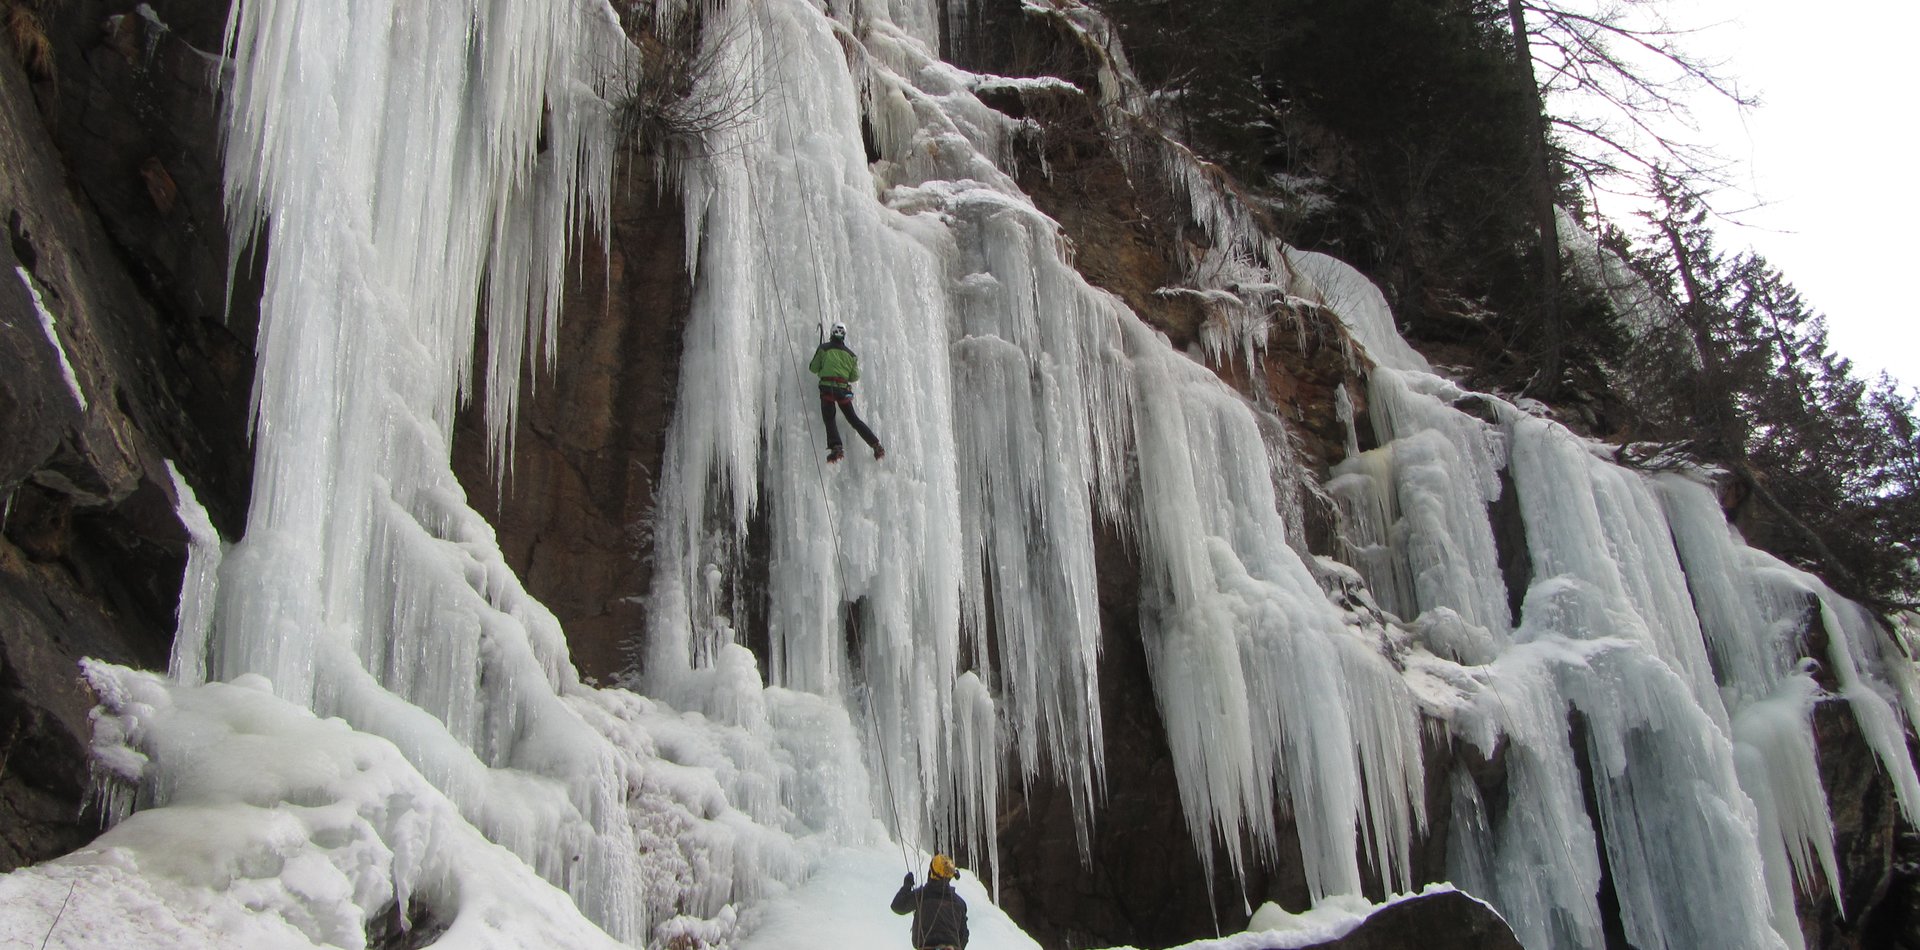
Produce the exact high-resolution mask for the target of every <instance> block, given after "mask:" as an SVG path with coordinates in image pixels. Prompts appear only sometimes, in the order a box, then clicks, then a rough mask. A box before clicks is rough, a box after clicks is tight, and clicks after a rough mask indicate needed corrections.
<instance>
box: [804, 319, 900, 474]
mask: <svg viewBox="0 0 1920 950" xmlns="http://www.w3.org/2000/svg"><path fill="white" fill-rule="evenodd" d="M807 369H808V371H810V372H812V373H813V375H815V376H818V377H820V418H822V419H824V420H826V423H827V461H829V462H838V461H840V460H841V459H843V458H846V456H847V453H846V452H845V451H843V450H842V449H841V448H840V426H839V425H838V422H837V420H835V419H834V408H835V407H836V406H837V407H839V410H840V411H841V412H843V413H846V416H847V422H848V423H849V424H850V425H852V426H853V431H855V432H858V433H860V438H862V439H864V440H866V443H867V444H868V445H870V446H872V447H873V457H874V458H876V459H883V458H886V457H887V450H886V449H884V448H881V447H880V439H879V438H878V437H877V436H875V435H874V434H873V430H872V429H869V428H867V424H866V423H864V422H861V421H860V414H859V413H857V412H854V411H853V384H854V383H855V382H858V381H859V379H860V357H859V356H857V355H855V354H854V352H853V351H852V350H849V349H847V325H846V324H844V323H836V324H834V325H833V335H832V336H830V337H828V338H827V341H826V342H825V343H822V344H820V346H819V348H817V349H815V350H814V351H813V362H811V363H808V364H807Z"/></svg>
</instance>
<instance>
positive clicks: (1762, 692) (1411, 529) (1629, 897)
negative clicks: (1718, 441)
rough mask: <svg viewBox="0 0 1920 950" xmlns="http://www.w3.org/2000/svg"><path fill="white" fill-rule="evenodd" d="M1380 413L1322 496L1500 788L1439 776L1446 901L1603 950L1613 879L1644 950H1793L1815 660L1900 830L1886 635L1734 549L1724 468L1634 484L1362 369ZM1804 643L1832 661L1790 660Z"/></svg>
mask: <svg viewBox="0 0 1920 950" xmlns="http://www.w3.org/2000/svg"><path fill="white" fill-rule="evenodd" d="M1369 397H1370V410H1371V412H1372V415H1373V422H1374V428H1375V432H1376V435H1377V437H1378V439H1379V441H1380V442H1381V443H1382V445H1381V447H1380V448H1378V449H1375V450H1372V451H1370V452H1366V453H1362V454H1361V455H1359V456H1357V457H1355V458H1352V459H1349V460H1348V461H1346V462H1344V463H1342V465H1341V466H1340V467H1339V468H1338V469H1337V470H1336V475H1337V477H1336V478H1335V479H1334V481H1333V482H1332V483H1331V484H1330V486H1329V488H1330V490H1332V491H1333V493H1334V494H1335V495H1336V497H1338V498H1340V499H1341V501H1342V511H1343V514H1344V515H1345V518H1344V519H1343V530H1346V531H1348V532H1349V538H1348V541H1347V546H1348V549H1349V550H1350V551H1351V552H1352V553H1353V554H1354V555H1355V557H1356V565H1357V566H1358V567H1359V568H1360V569H1361V571H1362V573H1363V575H1364V576H1365V577H1366V578H1367V580H1368V582H1369V584H1370V585H1372V587H1373V589H1374V590H1375V592H1376V595H1377V597H1378V602H1379V603H1381V604H1382V605H1383V606H1384V607H1387V608H1388V609H1389V610H1392V611H1395V612H1397V613H1399V614H1400V616H1401V617H1402V618H1403V619H1405V620H1407V621H1408V622H1409V627H1410V629H1411V630H1412V631H1413V632H1414V633H1415V634H1416V636H1417V643H1418V644H1419V647H1418V651H1417V652H1418V653H1422V654H1430V655H1428V656H1425V657H1423V658H1421V659H1419V660H1417V661H1410V662H1412V665H1414V666H1417V667H1421V668H1423V669H1426V670H1428V671H1434V670H1438V669H1441V668H1445V669H1446V670H1447V672H1444V673H1440V674H1437V675H1439V676H1440V678H1442V679H1444V680H1446V681H1448V682H1449V683H1451V684H1453V686H1454V687H1455V688H1456V689H1458V690H1459V696H1460V697H1461V699H1459V700H1458V701H1460V702H1464V704H1465V708H1464V711H1462V710H1461V709H1458V708H1455V707H1453V706H1452V705H1451V704H1450V703H1436V704H1434V705H1433V706H1431V707H1430V711H1432V712H1435V713H1436V714H1439V715H1442V716H1444V717H1445V718H1446V719H1447V721H1449V722H1450V723H1451V725H1452V729H1453V731H1454V733H1455V734H1456V735H1457V736H1458V737H1460V738H1462V739H1465V740H1467V741H1470V742H1472V743H1473V744H1474V745H1476V746H1478V747H1479V749H1480V752H1481V754H1482V755H1485V756H1488V757H1490V758H1494V759H1496V760H1498V761H1500V762H1501V764H1502V766H1503V768H1504V771H1505V776H1506V781H1505V783H1504V785H1503V786H1502V787H1501V788H1500V789H1499V792H1498V794H1499V796H1500V798H1499V800H1498V801H1497V802H1492V803H1490V802H1487V801H1485V800H1484V798H1483V792H1482V790H1481V789H1479V788H1476V787H1474V786H1473V784H1472V783H1471V782H1470V781H1468V780H1467V779H1466V778H1465V774H1464V773H1461V774H1460V775H1456V777H1455V778H1454V780H1453V782H1452V786H1453V790H1454V815H1453V823H1452V826H1451V830H1450V845H1449V867H1450V870H1451V873H1452V875H1453V876H1454V878H1455V882H1456V883H1457V884H1459V885H1461V886H1462V887H1464V888H1466V889H1468V890H1470V891H1473V892H1475V893H1479V894H1483V895H1485V896H1487V897H1488V898H1489V899H1490V900H1492V901H1493V903H1494V904H1495V905H1496V906H1497V907H1499V908H1500V910H1501V912H1502V913H1503V914H1504V915H1505V916H1506V917H1507V918H1508V919H1509V921H1511V922H1512V923H1513V924H1514V926H1515V930H1516V932H1517V933H1518V934H1519V935H1520V937H1521V939H1522V941H1523V942H1524V943H1526V944H1527V945H1528V946H1541V947H1599V946H1604V945H1605V940H1606V937H1605V934H1604V931H1603V929H1602V927H1601V923H1600V913H1601V912H1600V909H1599V905H1598V903H1597V902H1596V901H1597V897H1598V888H1599V885H1600V880H1601V878H1600V876H1599V869H1600V868H1601V867H1602V866H1604V867H1606V868H1608V869H1609V877H1610V886H1611V888H1612V891H1613V894H1614V895H1615V897H1616V898H1617V899H1618V902H1619V906H1620V922H1621V926H1622V927H1623V928H1624V931H1625V933H1626V935H1627V937H1628V939H1629V940H1630V941H1631V942H1632V943H1633V944H1634V945H1635V946H1645V947H1656V946H1657V947H1676V948H1677V947H1689V946H1702V945H1707V944H1714V945H1727V946H1743V947H1765V946H1777V945H1786V946H1793V947H1797V946H1801V945H1802V938H1801V935H1800V932H1799V924H1798V920H1797V918H1796V916H1795V911H1794V889H1795V886H1796V882H1797V883H1798V885H1799V886H1800V887H1801V889H1802V890H1803V891H1804V890H1805V888H1806V885H1807V884H1808V882H1809V881H1811V880H1812V879H1813V877H1814V876H1815V875H1820V876H1823V877H1824V878H1825V880H1826V881H1827V883H1829V884H1834V883H1836V882H1837V880H1838V874H1837V871H1836V865H1835V859H1834V855H1833V830H1832V827H1831V823H1830V820H1829V818H1828V817H1827V808H1826V799H1825V791H1824V790H1823V789H1822V787H1821V783H1820V778H1819V773H1818V770H1817V768H1816V763H1815V758H1814V755H1815V752H1814V739H1813V733H1812V723H1811V714H1812V709H1813V705H1814V703H1815V702H1817V701H1819V700H1820V699H1821V698H1823V694H1822V693H1821V691H1820V690H1819V688H1818V687H1817V686H1815V685H1814V681H1813V680H1812V679H1811V678H1810V676H1809V672H1808V670H1809V665H1810V664H1811V663H1815V662H1817V663H1819V664H1820V665H1823V666H1825V667H1826V668H1827V669H1829V670H1830V671H1831V673H1832V674H1833V676H1834V678H1835V680H1836V681H1837V682H1838V683H1839V684H1840V688H1839V698H1844V699H1847V700H1848V702H1849V707H1850V708H1851V710H1852V711H1853V714H1854V716H1855V718H1856V720H1857V721H1858V723H1859V725H1860V727H1861V730H1862V732H1863V733H1864V734H1865V735H1866V737H1867V740H1868V743H1869V745H1870V746H1871V747H1872V748H1873V749H1874V751H1875V754H1876V755H1877V756H1878V757H1879V758H1880V760H1881V763H1882V765H1883V767H1884V768H1885V769H1886V770H1887V772H1888V774H1889V775H1890V776H1891V777H1892V778H1893V781H1894V786H1895V789H1896V793H1897V794H1898V796H1899V798H1900V801H1901V807H1902V808H1903V809H1905V810H1907V811H1908V812H1909V813H1911V809H1912V803H1913V797H1912V786H1911V784H1910V783H1911V776H1912V775H1913V774H1914V773H1913V765H1912V763H1911V760H1910V759H1909V758H1908V757H1907V755H1906V753H1905V751H1904V748H1905V746H1904V739H1898V740H1897V739H1894V738H1893V737H1894V736H1896V735H1905V734H1906V730H1907V729H1909V728H1910V727H1909V726H1908V725H1907V724H1908V723H1911V722H1912V718H1911V715H1912V710H1911V708H1910V707H1908V706H1905V705H1904V704H1906V703H1907V702H1908V699H1907V697H1908V696H1909V695H1910V693H1909V692H1908V690H1907V688H1906V687H1905V686H1904V685H1903V684H1904V683H1905V682H1907V681H1909V680H1910V679H1911V677H1912V665H1911V663H1910V662H1909V661H1908V660H1906V659H1905V658H1904V656H1902V655H1901V654H1900V653H1899V652H1898V651H1897V650H1896V649H1894V647H1893V642H1892V640H1891V639H1890V635H1889V633H1888V632H1887V631H1886V630H1884V629H1883V628H1882V627H1881V625H1880V624H1878V622H1877V621H1874V620H1872V619H1871V618H1870V617H1868V616H1867V615H1866V614H1865V612H1864V611H1863V610H1862V609H1861V608H1859V607H1858V606H1857V605H1854V604H1851V603H1848V602H1845V601H1843V600H1841V599H1839V598H1837V597H1835V596H1834V595H1833V594H1832V592H1831V591H1829V590H1827V589H1826V588H1825V587H1824V585H1822V584H1820V583H1819V582H1818V581H1817V580H1815V579H1813V578H1812V577H1810V576H1808V575H1806V574H1804V573H1802V572H1798V571H1794V570H1791V569H1788V568H1786V567H1784V566H1783V565H1780V564H1779V563H1778V562H1776V561H1773V560H1772V559H1771V558H1769V557H1767V556H1765V555H1763V554H1760V553H1758V552H1755V551H1753V550H1751V549H1749V548H1747V547H1746V546H1745V545H1744V544H1743V543H1741V542H1740V540H1739V538H1738V537H1737V536H1736V535H1734V534H1733V533H1732V532H1731V529H1730V528H1729V527H1728V525H1727V522H1726V519H1725V517H1724V515H1723V514H1722V512H1721V509H1720V506H1719V503H1718V502H1717V500H1716V499H1715V497H1714V496H1713V494H1712V492H1711V491H1710V490H1709V488H1708V484H1709V483H1710V480H1711V478H1712V475H1713V473H1710V472H1700V471H1686V472H1682V471H1675V472H1668V473H1665V474H1660V475H1652V474H1648V473H1644V472H1640V471H1636V470H1633V469H1630V468H1627V467H1623V466H1621V465H1618V464H1615V463H1614V461H1613V451H1614V450H1613V448H1612V447H1610V446H1606V445H1604V444H1600V443H1596V442H1591V441H1588V440H1585V439H1582V438H1579V437H1577V436H1575V435H1574V434H1573V433H1571V432H1569V431H1568V430H1566V429H1565V428H1563V427H1561V426H1559V425H1558V424H1556V423H1553V422H1550V421H1547V420H1545V419H1542V418H1538V417H1536V416H1534V415H1531V414H1529V413H1528V412H1526V411H1523V410H1521V409H1520V408H1518V407H1516V406H1515V405H1513V404H1510V403H1508V402H1506V401H1505V400H1502V399H1499V398H1497V397H1494V396H1491V395H1487V394H1478V393H1471V392H1467V391H1465V390H1462V389H1461V388H1460V387H1458V386H1457V385H1455V384H1452V383H1449V382H1447V381H1445V380H1441V379H1438V378H1436V377H1434V376H1432V375H1430V374H1426V373H1420V372H1415V371H1411V370H1407V369H1404V368H1403V369H1389V368H1387V367H1378V368H1376V369H1375V370H1374V372H1373V374H1372V377H1371V385H1370V388H1369ZM1508 491H1511V492H1513V493H1514V495H1515V497H1514V498H1513V499H1512V505H1511V511H1512V512H1513V514H1512V515H1511V516H1513V517H1517V519H1518V522H1519V523H1518V525H1517V526H1516V527H1517V531H1516V532H1512V533H1516V534H1517V535H1519V536H1520V537H1523V538H1524V540H1523V541H1522V542H1520V543H1523V544H1524V546H1525V548H1524V551H1520V552H1513V553H1515V554H1518V555H1520V556H1523V557H1524V559H1525V563H1526V564H1527V576H1528V577H1529V579H1528V581H1527V586H1526V588H1525V590H1524V592H1523V593H1524V597H1523V603H1522V605H1521V607H1520V610H1519V611H1518V613H1517V614H1516V615H1514V616H1513V617H1512V618H1511V619H1512V625H1511V626H1508V623H1507V621H1508V619H1509V618H1508V614H1507V609H1506V603H1505V600H1504V598H1505V587H1504V585H1503V584H1502V583H1501V582H1500V577H1501V564H1502V563H1504V561H1505V560H1508V559H1510V556H1506V557H1503V555H1502V552H1500V551H1499V550H1498V545H1497V544H1495V543H1494V541H1493V532H1492V530H1491V527H1490V523H1489V522H1490V518H1491V517H1492V515H1493V512H1494V509H1493V507H1491V506H1492V505H1493V503H1494V502H1498V501H1500V500H1501V499H1502V495H1503V494H1504V493H1505V492H1508ZM1508 576H1509V577H1517V576H1518V575H1513V574H1511V573H1509V575H1508ZM1814 628H1818V629H1820V630H1822V631H1823V632H1824V633H1825V634H1826V636H1827V642H1828V649H1827V652H1826V655H1825V656H1819V657H1814V658H1812V659H1811V660H1803V659H1802V657H1803V656H1804V655H1805V653H1806V650H1807V649H1808V647H1807V644H1806V641H1805V637H1806V635H1807V632H1808V631H1809V630H1810V629H1814ZM1456 664H1457V665H1456ZM1862 671H1870V672H1862ZM1583 787H1584V788H1587V789H1590V790H1591V806H1589V804H1587V801H1586V799H1585V797H1584V796H1585V794H1586V793H1585V792H1583ZM1589 811H1591V815H1590V814H1589ZM1603 859H1604V862H1603ZM1543 868H1545V869H1550V870H1548V871H1547V872H1546V873H1541V869H1543ZM1836 890H1837V889H1836ZM1760 922H1770V923H1771V927H1767V926H1763V925H1761V923H1760Z"/></svg>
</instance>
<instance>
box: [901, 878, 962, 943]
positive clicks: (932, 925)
mask: <svg viewBox="0 0 1920 950" xmlns="http://www.w3.org/2000/svg"><path fill="white" fill-rule="evenodd" d="M893 912H894V913H896V914H912V915H913V945H914V946H915V947H965V946H966V945H967V902H966V901H963V900H961V899H960V895H959V894H956V893H954V890H953V884H952V883H951V882H948V881H928V882H927V884H926V886H925V887H914V886H913V875H907V881H906V883H904V884H902V885H900V893H898V894H895V895H893Z"/></svg>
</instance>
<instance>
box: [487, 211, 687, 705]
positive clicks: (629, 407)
mask: <svg viewBox="0 0 1920 950" xmlns="http://www.w3.org/2000/svg"><path fill="white" fill-rule="evenodd" d="M616 180H618V181H623V182H628V183H629V185H628V186H627V187H623V188H622V189H621V190H620V192H619V193H618V194H617V196H616V197H615V199H614V208H613V218H614V220H613V233H612V235H611V238H612V241H611V248H612V250H611V252H610V254H607V255H602V254H601V253H600V250H599V248H598V246H597V245H595V244H594V243H593V242H591V241H589V242H585V243H586V245H587V247H586V249H585V250H583V251H582V252H580V255H579V260H578V264H579V266H578V267H577V268H575V269H574V270H573V274H574V277H573V279H572V280H571V282H570V284H569V288H568V292H567V297H566V303H565V308H566V309H565V311H564V313H563V314H562V316H561V319H560V327H559V335H558V338H557V339H556V340H555V341H554V371H553V372H552V373H550V374H549V373H544V372H543V373H540V374H539V375H538V377H537V378H536V379H535V380H534V381H532V382H530V383H529V384H528V385H527V387H526V391H525V392H523V394H522V402H521V406H520V420H519V425H518V426H517V428H516V429H515V431H514V434H513V451H512V458H511V462H510V464H509V470H508V471H506V472H499V471H496V468H497V467H496V466H494V465H493V464H492V463H491V461H490V460H489V459H488V458H487V448H486V445H487V443H486V433H485V431H484V425H483V423H482V422H481V420H480V417H479V416H480V414H479V412H478V410H477V408H476V409H472V410H470V411H468V412H466V413H463V414H462V417H461V419H460V425H459V428H458V430H457V431H456V432H455V439H454V470H455V472H456V473H457V474H458V475H459V476H460V479H461V482H462V484H464V485H465V486H466V488H467V496H468V499H469V500H470V501H471V502H472V503H473V506H474V508H475V509H476V510H478V511H479V512H480V513H481V514H484V515H486V516H487V519H488V520H489V521H491V522H492V523H493V524H494V527H495V529H496V531H497V532H498V535H499V539H500V549H501V552H502V553H503V554H504V555H505V556H506V558H507V563H508V564H510V565H512V566H513V569H514V570H515V571H516V572H517V573H518V574H519V575H520V577H521V578H522V579H523V580H524V581H525V582H526V585H527V589H528V590H530V591H532V592H533V593H534V594H535V595H536V596H538V597H539V598H540V599H541V601H542V602H543V603H545V604H546V605H547V607H548V608H550V609H551V610H552V611H553V612H554V614H555V616H557V617H558V618H559V619H560V622H561V624H562V625H563V626H564V628H565V629H566V631H567V642H568V645H569V647H570V648H571V650H572V653H573V662H574V666H575V667H577V668H578V669H579V671H580V673H581V675H582V676H586V677H590V678H593V679H596V680H599V681H601V682H608V681H610V680H611V679H612V678H613V677H614V676H615V675H616V674H618V673H620V672H621V671H623V670H624V669H626V668H627V666H628V665H629V663H630V660H631V656H630V654H629V651H628V645H629V644H630V643H632V642H633V638H634V637H636V636H637V635H638V632H639V631H640V629H641V628H642V625H643V623H644V620H645V616H646V614H645V608H644V604H643V600H642V598H644V597H645V595H646V593H647V585H648V583H649V580H650V578H651V576H652V573H651V570H650V565H649V563H648V561H647V560H646V557H645V555H646V553H647V552H648V551H649V550H651V536H650V534H649V532H648V526H647V514H648V512H649V511H650V510H651V509H652V507H653V493H654V488H655V484H656V480H657V479H658V477H659V472H660V458H661V454H662V453H663V452H664V450H665V445H666V430H667V423H668V422H669V421H670V420H671V419H672V416H673V405H674V394H675V392H676V390H677V388H678V386H679V380H680V368H679V362H680V328H681V327H682V325H683V324H684V323H685V322H686V320H685V318H686V314H687V306H688V298H689V293H690V291H691V283H690V281H689V280H688V278H687V271H686V267H685V265H684V264H683V263H682V262H683V261H684V260H685V253H684V251H683V249H682V226H681V213H680V204H679V201H678V200H677V199H674V198H671V197H669V198H665V199H661V198H658V196H657V193H656V191H655V189H654V188H653V186H652V184H651V182H649V181H647V180H645V178H644V177H643V176H639V175H631V174H623V175H618V176H617V178H616Z"/></svg>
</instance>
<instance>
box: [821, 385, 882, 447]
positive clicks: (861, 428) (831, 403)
mask: <svg viewBox="0 0 1920 950" xmlns="http://www.w3.org/2000/svg"><path fill="white" fill-rule="evenodd" d="M835 406H839V407H840V411H841V412H843V413H846V415H847V423H848V424H849V425H851V426H853V431H855V432H858V433H860V438H862V439H864V440H866V443H867V445H868V446H869V447H871V448H879V447H880V439H879V438H878V437H877V436H875V435H874V434H873V430H872V429H869V428H867V424H866V423H864V422H861V421H860V414H859V413H857V412H854V411H853V393H850V392H847V391H846V390H844V389H828V388H827V387H825V386H822V387H820V418H821V419H823V420H826V423H827V447H828V448H839V447H840V425H839V421H838V420H836V419H835V418H834V417H833V408H834V407H835Z"/></svg>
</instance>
